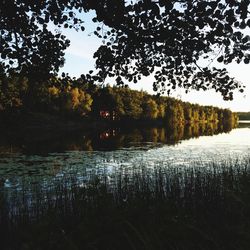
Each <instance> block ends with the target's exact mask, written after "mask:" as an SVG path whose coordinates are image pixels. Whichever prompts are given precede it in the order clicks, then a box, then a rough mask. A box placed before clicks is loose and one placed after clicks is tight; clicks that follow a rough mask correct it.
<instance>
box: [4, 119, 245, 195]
mask: <svg viewBox="0 0 250 250" xmlns="http://www.w3.org/2000/svg"><path fill="white" fill-rule="evenodd" d="M247 156H250V121H244V122H243V123H240V124H239V126H238V128H235V129H232V130H231V131H230V130H226V132H223V130H222V129H218V127H216V128H213V127H211V126H210V127H207V126H205V127H204V126H203V127H198V128H190V127H189V128H179V129H177V130H172V131H169V130H167V129H164V128H146V129H141V130H140V129H133V130H129V131H126V130H125V131H124V130H119V129H112V130H107V131H103V132H101V133H99V134H98V135H82V134H78V135H77V136H72V137H69V138H64V137H61V138H60V139H58V141H57V142H56V143H54V142H51V143H50V142H39V143H38V142H37V144H36V143H35V142H33V143H27V145H25V144H24V145H21V146H20V144H17V145H15V144H10V145H8V144H7V145H6V144H4V145H1V152H0V190H1V191H4V192H6V191H7V192H8V193H9V195H10V196H11V193H12V191H13V190H15V192H19V191H21V190H23V189H25V188H28V189H30V186H32V185H33V184H39V185H42V186H43V187H44V188H45V189H46V188H47V186H48V185H51V183H53V182H54V181H55V180H60V179H61V178H65V177H67V176H74V177H77V178H78V179H79V185H81V184H82V183H84V182H86V181H88V180H89V179H90V178H91V176H96V175H106V176H108V175H110V176H111V175H114V174H120V171H121V169H122V171H123V172H126V171H127V170H128V171H129V169H130V170H131V168H133V169H135V170H136V167H137V166H144V167H145V168H148V169H150V168H154V167H155V166H157V165H159V166H170V165H171V166H172V167H185V168H188V167H192V166H193V165H194V164H195V163H197V164H200V163H201V162H202V163H203V164H206V163H209V162H220V161H223V162H224V161H231V160H235V159H241V158H244V157H247Z"/></svg>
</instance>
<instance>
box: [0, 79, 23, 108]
mask: <svg viewBox="0 0 250 250" xmlns="http://www.w3.org/2000/svg"><path fill="white" fill-rule="evenodd" d="M27 88H28V80H27V78H23V77H19V76H17V75H13V76H11V77H7V76H5V77H3V78H0V111H1V110H13V109H18V108H21V107H22V106H23V96H24V95H25V92H26V91H27Z"/></svg>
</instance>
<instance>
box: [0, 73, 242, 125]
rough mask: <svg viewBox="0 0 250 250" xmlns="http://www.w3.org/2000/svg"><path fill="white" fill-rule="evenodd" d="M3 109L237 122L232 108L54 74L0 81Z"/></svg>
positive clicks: (173, 122) (181, 121)
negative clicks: (45, 78)
mask: <svg viewBox="0 0 250 250" xmlns="http://www.w3.org/2000/svg"><path fill="white" fill-rule="evenodd" d="M0 88H1V92H0V105H1V106H0V108H1V109H2V110H6V111H7V110H10V109H13V108H15V109H18V108H19V109H20V108H22V109H29V110H33V111H46V112H52V113H58V114H76V115H78V116H86V115H88V116H90V115H91V116H92V117H93V118H95V119H96V118H100V113H101V112H106V114H108V116H107V117H106V118H109V119H112V120H161V121H164V122H166V124H167V125H168V126H177V125H184V124H185V123H189V124H193V123H199V122H205V123H206V122H212V123H217V122H219V121H220V122H221V123H223V122H227V123H230V124H231V125H230V126H231V127H234V126H235V124H236V123H237V117H236V116H237V115H236V114H234V113H232V112H231V111H230V110H226V109H219V108H216V107H212V106H200V105H198V104H191V103H188V102H182V101H180V100H177V99H174V98H170V97H166V96H154V95H149V94H148V93H146V92H144V91H136V90H132V89H129V88H128V87H111V86H109V85H107V86H102V87H101V86H97V85H93V84H91V83H85V82H84V80H83V79H82V78H80V79H71V78H56V77H52V78H51V79H50V80H48V81H44V82H42V83H38V82H32V81H31V80H30V79H29V80H28V79H27V78H23V77H20V76H17V75H13V76H12V77H7V76H5V78H2V79H1V80H0Z"/></svg>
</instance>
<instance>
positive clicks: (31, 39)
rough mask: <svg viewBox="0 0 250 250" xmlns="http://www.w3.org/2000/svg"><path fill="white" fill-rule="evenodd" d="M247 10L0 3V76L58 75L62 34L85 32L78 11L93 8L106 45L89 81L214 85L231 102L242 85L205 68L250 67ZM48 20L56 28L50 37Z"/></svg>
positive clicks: (182, 4) (136, 1) (188, 2)
mask: <svg viewBox="0 0 250 250" xmlns="http://www.w3.org/2000/svg"><path fill="white" fill-rule="evenodd" d="M249 5H250V1H249V0H199V1H193V0H172V1H167V0H128V1H127V0H119V1H118V0H57V1H50V0H42V1H31V0H2V1H1V3H0V30H1V36H0V54H1V59H0V66H1V71H2V72H6V71H7V72H11V71H13V70H15V71H18V72H22V73H24V74H28V75H29V76H30V75H31V76H32V77H34V76H37V75H39V74H40V76H39V77H42V76H46V75H49V74H50V73H55V72H57V71H58V69H59V67H60V66H62V64H63V62H64V50H65V49H66V48H67V46H69V41H68V40H67V39H66V37H65V36H64V35H62V34H61V33H60V29H61V28H74V29H77V30H84V27H83V25H84V24H83V21H82V16H83V14H79V13H78V12H80V13H81V12H88V11H90V10H95V13H96V16H95V18H94V19H93V21H95V22H99V23H100V25H99V26H98V28H97V30H95V31H94V33H95V35H97V36H98V37H99V38H101V39H103V40H104V41H105V42H104V44H103V45H102V46H101V47H100V48H99V49H98V51H97V52H96V53H95V54H94V57H95V58H96V68H97V74H96V75H91V74H87V75H86V76H83V77H84V78H85V79H86V80H88V81H89V80H94V81H103V79H105V78H106V77H107V76H109V77H115V78H116V82H117V83H118V84H122V83H123V81H124V79H125V80H129V81H134V82H137V81H138V80H139V79H140V78H141V77H142V76H148V75H149V74H151V73H153V74H154V75H155V82H154V89H155V90H160V91H161V90H167V91H170V89H175V88H176V87H182V88H185V89H186V90H189V89H190V88H195V89H198V90H199V89H203V90H207V89H210V88H213V89H215V90H216V91H218V92H220V93H221V94H222V96H223V97H224V98H225V99H232V97H233V92H232V91H233V90H234V89H238V90H239V91H241V92H242V91H243V88H242V86H241V83H239V82H237V81H236V80H235V79H233V78H231V77H230V76H229V75H228V72H227V71H226V69H225V68H221V69H218V68H215V67H212V65H210V64H211V62H212V61H213V60H216V61H218V62H219V63H224V64H228V63H231V62H233V61H235V62H237V63H240V62H241V61H243V62H244V63H249V61H250V55H249V53H248V52H249V49H250V37H249V36H248V35H246V34H245V32H244V29H248V28H249V27H250V14H249ZM50 23H53V24H54V25H56V26H57V27H58V28H59V30H57V31H55V32H51V31H50V29H49V28H48V26H49V24H50ZM103 24H105V25H103ZM200 59H205V60H208V65H207V66H204V63H202V64H200ZM199 64H200V65H199ZM201 65H202V66H201ZM41 73H42V74H41Z"/></svg>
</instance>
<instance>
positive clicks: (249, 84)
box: [61, 14, 250, 112]
mask: <svg viewBox="0 0 250 250" xmlns="http://www.w3.org/2000/svg"><path fill="white" fill-rule="evenodd" d="M85 15H86V14H85ZM91 18H92V15H91V14H88V15H86V18H85V28H86V30H85V31H84V32H76V31H73V30H64V31H63V33H64V34H65V35H66V36H67V38H68V39H69V40H70V41H71V45H70V47H69V48H68V49H67V50H66V54H65V59H66V61H65V65H64V67H63V68H62V70H61V71H63V72H67V73H69V75H70V76H75V77H79V76H80V75H81V74H82V73H87V72H88V71H89V70H92V69H94V66H95V60H94V58H93V54H94V52H95V51H96V50H97V48H98V47H99V46H100V45H101V44H102V40H101V39H98V38H97V37H96V36H95V35H94V34H93V31H94V30H95V27H96V26H97V25H96V24H93V23H92V21H91ZM249 35H250V34H249ZM221 67H226V68H227V69H228V71H229V73H230V76H232V77H235V78H236V79H237V80H238V81H241V82H242V83H243V84H244V85H245V86H246V88H245V92H244V93H239V92H237V91H235V93H234V100H233V101H224V100H223V98H222V96H221V95H220V94H218V93H215V92H214V91H212V90H211V91H194V90H192V91H190V92H189V93H188V94H185V93H184V91H183V90H181V89H177V90H176V91H175V92H173V93H172V94H171V95H170V96H172V97H175V98H179V99H181V100H183V101H189V102H191V103H198V104H200V105H213V106H217V107H221V108H230V109H231V110H232V111H245V112H247V111H250V77H249V75H250V64H244V63H241V64H236V63H235V64H230V65H223V64H221ZM153 81H154V77H153V76H149V77H144V78H142V80H141V81H140V82H139V83H137V84H134V83H129V86H130V88H132V89H137V90H141V89H143V90H145V91H147V92H148V93H151V94H153V93H154V92H153V87H152V84H153ZM113 82H114V80H113V81H112V79H111V80H109V82H106V83H110V84H112V83H113Z"/></svg>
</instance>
